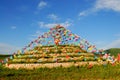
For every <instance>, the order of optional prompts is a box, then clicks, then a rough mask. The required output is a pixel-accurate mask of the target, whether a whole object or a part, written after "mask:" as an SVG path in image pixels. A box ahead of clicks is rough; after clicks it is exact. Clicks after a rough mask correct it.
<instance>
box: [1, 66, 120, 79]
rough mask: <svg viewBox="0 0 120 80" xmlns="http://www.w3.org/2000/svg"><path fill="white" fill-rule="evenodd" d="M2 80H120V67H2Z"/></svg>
mask: <svg viewBox="0 0 120 80" xmlns="http://www.w3.org/2000/svg"><path fill="white" fill-rule="evenodd" d="M0 80H120V65H119V64H118V65H115V66H113V65H102V66H97V65H96V66H93V68H91V69H89V68H88V66H87V65H86V66H84V67H83V66H81V67H74V66H73V67H70V68H63V67H57V68H52V69H49V68H39V69H34V70H26V69H19V70H15V69H8V68H4V67H2V66H0Z"/></svg>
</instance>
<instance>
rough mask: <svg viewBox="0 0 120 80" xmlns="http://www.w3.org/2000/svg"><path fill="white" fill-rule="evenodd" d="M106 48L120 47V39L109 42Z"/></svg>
mask: <svg viewBox="0 0 120 80" xmlns="http://www.w3.org/2000/svg"><path fill="white" fill-rule="evenodd" d="M103 48H104V49H109V48H120V39H117V40H114V41H113V42H111V43H109V44H108V45H106V46H104V47H103Z"/></svg>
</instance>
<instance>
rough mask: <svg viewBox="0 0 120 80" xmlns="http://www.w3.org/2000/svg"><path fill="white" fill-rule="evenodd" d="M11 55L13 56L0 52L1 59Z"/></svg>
mask: <svg viewBox="0 0 120 80" xmlns="http://www.w3.org/2000/svg"><path fill="white" fill-rule="evenodd" d="M9 56H11V55H7V54H6V55H5V54H0V60H1V59H5V58H7V57H9Z"/></svg>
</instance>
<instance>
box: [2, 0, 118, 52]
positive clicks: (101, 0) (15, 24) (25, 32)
mask: <svg viewBox="0 0 120 80" xmlns="http://www.w3.org/2000/svg"><path fill="white" fill-rule="evenodd" d="M56 24H61V25H63V26H64V27H66V28H67V29H69V30H71V31H72V32H73V33H75V34H77V35H79V36H80V37H82V38H84V39H86V40H87V41H89V42H90V43H91V44H95V45H96V47H97V48H99V49H108V48H111V47H120V0H0V53H2V54H11V53H13V52H14V51H16V50H18V49H21V48H23V47H24V46H26V45H27V44H28V43H29V42H30V41H31V40H34V39H36V38H37V36H39V35H41V34H43V33H44V32H47V31H48V30H49V28H51V27H53V26H54V25H56Z"/></svg>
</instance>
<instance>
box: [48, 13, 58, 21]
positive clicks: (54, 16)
mask: <svg viewBox="0 0 120 80" xmlns="http://www.w3.org/2000/svg"><path fill="white" fill-rule="evenodd" d="M48 18H49V19H51V20H54V21H57V20H59V18H58V16H57V15H55V14H49V15H48Z"/></svg>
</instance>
